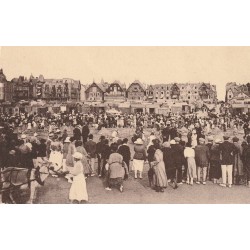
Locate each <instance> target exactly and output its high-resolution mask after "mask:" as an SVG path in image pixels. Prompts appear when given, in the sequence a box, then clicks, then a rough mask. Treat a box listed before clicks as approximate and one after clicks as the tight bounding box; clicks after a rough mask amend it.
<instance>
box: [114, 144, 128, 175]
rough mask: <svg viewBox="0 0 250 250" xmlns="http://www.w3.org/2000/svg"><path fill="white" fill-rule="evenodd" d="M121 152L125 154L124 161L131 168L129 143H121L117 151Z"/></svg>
mask: <svg viewBox="0 0 250 250" xmlns="http://www.w3.org/2000/svg"><path fill="white" fill-rule="evenodd" d="M117 152H118V153H119V154H121V155H122V156H123V161H124V162H125V163H126V164H127V167H128V170H129V161H130V159H131V153H130V148H129V146H128V145H125V144H123V145H121V146H120V147H119V149H118V151H117Z"/></svg>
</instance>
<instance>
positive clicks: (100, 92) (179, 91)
mask: <svg viewBox="0 0 250 250" xmlns="http://www.w3.org/2000/svg"><path fill="white" fill-rule="evenodd" d="M199 100H202V101H204V102H208V103H214V102H216V101H217V92H216V86H215V85H212V84H210V83H186V84H180V83H170V84H165V83H164V84H150V85H145V84H142V83H141V82H140V81H138V80H136V81H134V82H132V83H131V84H130V85H129V87H128V88H126V85H125V84H121V83H120V82H119V81H114V82H113V83H111V84H108V83H99V84H98V83H95V82H93V83H92V84H90V85H88V86H86V90H85V101H89V102H94V101H102V102H106V101H114V102H122V101H151V102H154V103H166V102H169V101H178V102H187V103H189V104H191V103H194V102H197V101H199Z"/></svg>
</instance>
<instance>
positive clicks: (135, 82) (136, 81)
mask: <svg viewBox="0 0 250 250" xmlns="http://www.w3.org/2000/svg"><path fill="white" fill-rule="evenodd" d="M134 84H138V85H139V86H140V87H141V88H142V90H143V91H145V90H146V86H145V84H143V83H141V82H140V81H139V80H135V81H133V82H132V83H131V84H130V85H129V87H128V89H127V90H129V88H130V87H131V86H132V85H134Z"/></svg>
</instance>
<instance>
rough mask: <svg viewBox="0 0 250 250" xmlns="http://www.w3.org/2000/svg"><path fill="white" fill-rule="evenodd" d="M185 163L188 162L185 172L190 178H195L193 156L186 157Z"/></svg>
mask: <svg viewBox="0 0 250 250" xmlns="http://www.w3.org/2000/svg"><path fill="white" fill-rule="evenodd" d="M187 163H188V169H187V170H188V171H187V174H188V176H189V177H190V178H197V175H196V163H195V159H194V158H193V157H188V158H187Z"/></svg>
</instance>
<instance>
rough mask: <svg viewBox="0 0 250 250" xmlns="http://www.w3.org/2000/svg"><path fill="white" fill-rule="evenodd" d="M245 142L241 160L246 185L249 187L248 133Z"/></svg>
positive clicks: (249, 136)
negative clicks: (245, 174)
mask: <svg viewBox="0 0 250 250" xmlns="http://www.w3.org/2000/svg"><path fill="white" fill-rule="evenodd" d="M246 141H247V144H246V146H245V147H244V149H243V152H242V161H243V164H244V167H245V169H246V173H247V182H248V187H250V135H248V136H247V137H246Z"/></svg>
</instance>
